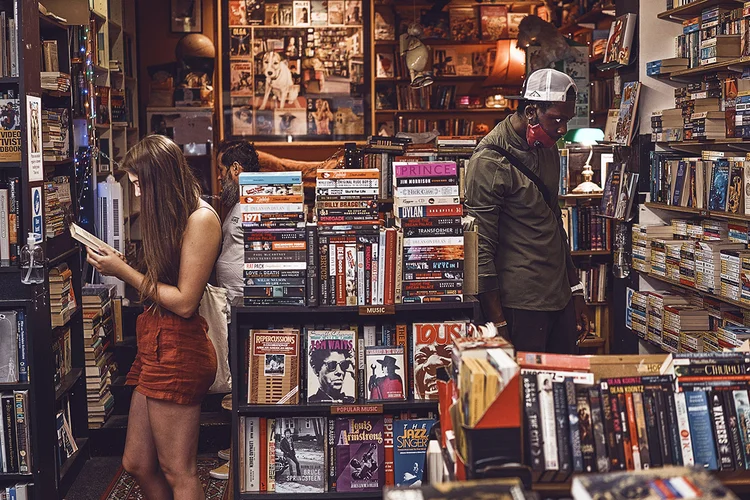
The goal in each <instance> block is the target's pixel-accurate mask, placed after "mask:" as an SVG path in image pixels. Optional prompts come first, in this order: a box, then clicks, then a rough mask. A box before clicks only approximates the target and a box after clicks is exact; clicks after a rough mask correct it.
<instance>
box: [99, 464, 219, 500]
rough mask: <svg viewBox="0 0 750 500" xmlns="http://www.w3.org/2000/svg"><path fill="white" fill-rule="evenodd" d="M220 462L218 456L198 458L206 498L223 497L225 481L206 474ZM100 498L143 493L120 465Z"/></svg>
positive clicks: (136, 498) (135, 499)
mask: <svg viewBox="0 0 750 500" xmlns="http://www.w3.org/2000/svg"><path fill="white" fill-rule="evenodd" d="M221 463H222V462H221V460H219V459H218V458H201V457H199V458H198V475H199V476H200V479H201V484H203V491H205V492H206V500H222V498H223V497H224V490H225V489H226V487H227V482H226V481H221V480H219V479H213V478H211V477H209V475H208V473H209V472H211V471H212V470H213V469H215V468H216V467H218V466H219V465H221ZM101 500H143V494H142V493H141V489H140V488H139V487H138V484H137V483H136V482H135V479H134V478H133V476H131V475H130V474H128V473H127V472H125V470H124V469H123V468H122V467H120V470H118V471H117V474H115V477H114V479H112V482H111V483H110V485H109V488H107V492H106V493H104V495H102V498H101Z"/></svg>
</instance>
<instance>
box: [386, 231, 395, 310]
mask: <svg viewBox="0 0 750 500" xmlns="http://www.w3.org/2000/svg"><path fill="white" fill-rule="evenodd" d="M385 250H386V252H385V253H386V262H385V281H384V283H383V303H384V304H385V305H392V304H395V303H396V302H395V291H396V283H395V281H394V278H395V277H396V230H395V229H392V228H388V229H386V230H385Z"/></svg>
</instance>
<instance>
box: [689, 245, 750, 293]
mask: <svg viewBox="0 0 750 500" xmlns="http://www.w3.org/2000/svg"><path fill="white" fill-rule="evenodd" d="M744 247H745V246H744V245H742V244H740V243H729V242H728V241H726V240H725V241H699V242H696V244H695V288H697V289H698V290H702V291H704V292H708V293H715V294H717V295H719V294H720V293H721V252H722V250H743V249H744Z"/></svg>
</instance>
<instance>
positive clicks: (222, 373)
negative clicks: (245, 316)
mask: <svg viewBox="0 0 750 500" xmlns="http://www.w3.org/2000/svg"><path fill="white" fill-rule="evenodd" d="M198 314H200V315H201V316H203V318H204V319H205V320H206V323H208V337H209V338H210V339H211V343H212V344H213V345H214V350H215V351H216V378H215V379H214V383H213V384H212V385H211V387H210V388H209V389H208V392H209V393H210V394H226V393H229V392H232V374H231V372H230V371H229V332H228V329H227V323H228V322H229V318H230V316H229V302H228V301H227V290H226V288H221V287H218V286H213V285H211V284H209V283H206V290H205V291H204V292H203V297H202V298H201V303H200V305H199V306H198Z"/></svg>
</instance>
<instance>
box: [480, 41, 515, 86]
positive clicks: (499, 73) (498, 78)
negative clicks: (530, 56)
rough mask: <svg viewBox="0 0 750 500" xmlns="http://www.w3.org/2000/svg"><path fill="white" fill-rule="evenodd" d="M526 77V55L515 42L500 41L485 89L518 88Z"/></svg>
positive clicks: (484, 84) (483, 84)
mask: <svg viewBox="0 0 750 500" xmlns="http://www.w3.org/2000/svg"><path fill="white" fill-rule="evenodd" d="M525 75H526V54H525V52H524V51H523V50H521V49H519V48H518V47H517V45H516V41H515V40H498V41H497V52H496V53H495V61H494V63H493V64H492V72H491V73H490V75H489V76H488V77H487V79H486V80H485V81H484V83H482V86H483V87H499V86H518V87H520V86H521V85H522V84H523V78H524V76H525Z"/></svg>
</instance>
